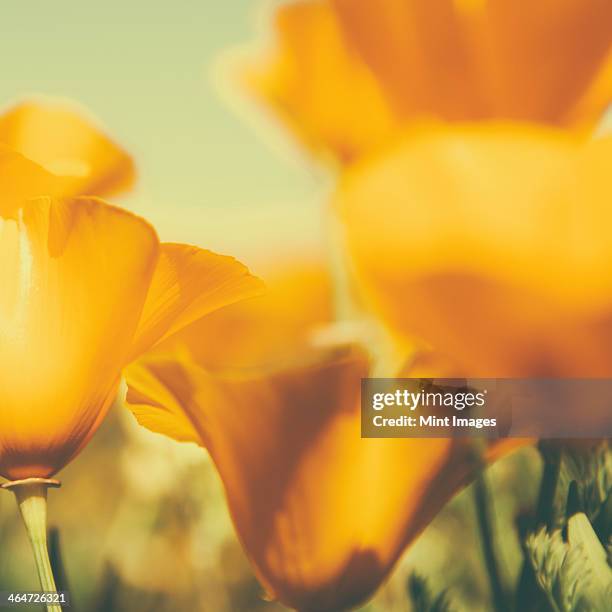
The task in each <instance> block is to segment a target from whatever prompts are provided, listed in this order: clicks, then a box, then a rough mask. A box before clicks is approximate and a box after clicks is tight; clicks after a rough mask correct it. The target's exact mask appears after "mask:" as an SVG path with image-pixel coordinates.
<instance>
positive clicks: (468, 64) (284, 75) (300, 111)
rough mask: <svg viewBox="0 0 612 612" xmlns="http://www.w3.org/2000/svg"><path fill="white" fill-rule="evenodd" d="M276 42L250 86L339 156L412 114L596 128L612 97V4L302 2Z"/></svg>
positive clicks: (280, 19)
mask: <svg viewBox="0 0 612 612" xmlns="http://www.w3.org/2000/svg"><path fill="white" fill-rule="evenodd" d="M276 36H277V44H276V48H275V49H274V51H273V52H268V54H267V55H265V56H264V57H263V58H261V59H260V61H259V62H258V64H256V65H255V67H254V68H253V69H252V71H253V73H254V75H255V78H254V79H252V81H253V82H254V84H255V86H254V88H253V89H254V91H255V92H256V94H257V95H259V97H261V98H263V100H264V101H265V102H266V103H267V104H269V105H270V106H271V107H272V108H274V109H275V110H276V111H277V112H278V113H279V114H280V116H281V117H282V118H284V119H285V120H287V121H288V123H289V125H290V127H292V128H293V129H295V130H296V132H297V134H298V135H299V136H300V137H301V138H302V139H303V140H304V141H305V144H307V145H308V146H309V147H310V148H313V149H315V150H316V151H317V152H320V151H321V150H324V151H328V152H332V153H333V154H334V155H335V156H336V157H337V158H339V159H340V160H342V161H347V160H348V159H353V158H355V157H357V156H359V155H361V154H362V153H364V152H365V151H367V150H369V149H371V148H372V146H373V145H375V144H377V143H379V142H380V141H381V140H383V139H384V138H385V137H386V136H387V135H388V133H389V127H390V126H393V125H397V124H401V123H404V122H407V121H410V120H414V119H422V118H423V117H432V118H434V117H435V118H438V119H444V120H449V121H457V120H459V121H460V120H475V119H495V118H499V119H515V120H526V121H534V122H541V123H546V124H554V125H563V126H582V125H585V126H591V125H593V123H595V122H596V121H597V120H598V119H599V117H600V116H601V113H602V112H603V110H604V109H605V107H606V106H607V105H608V104H609V103H610V101H611V99H612V72H611V70H612V5H611V4H610V3H609V2H606V0H562V1H558V0H547V1H545V2H537V3H529V4H525V3H520V2H515V1H514V0H488V1H484V0H431V1H427V2H425V1H423V0H301V1H298V2H294V3H292V4H290V5H288V6H282V7H281V8H279V9H278V13H277V19H276Z"/></svg>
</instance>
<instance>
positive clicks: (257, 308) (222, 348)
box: [159, 259, 333, 370]
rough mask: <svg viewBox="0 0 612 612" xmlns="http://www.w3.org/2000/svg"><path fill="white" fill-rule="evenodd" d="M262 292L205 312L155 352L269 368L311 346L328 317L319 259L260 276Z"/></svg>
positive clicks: (215, 365) (218, 365) (225, 365)
mask: <svg viewBox="0 0 612 612" xmlns="http://www.w3.org/2000/svg"><path fill="white" fill-rule="evenodd" d="M265 282H266V291H265V293H264V294H263V295H261V296H260V297H256V298H253V299H250V300H245V301H242V302H238V303H236V304H232V305H230V306H227V307H225V308H222V309H220V310H218V311H216V312H213V313H211V314H209V315H208V316H206V317H204V318H203V319H201V320H200V321H198V322H196V323H193V324H192V325H189V327H188V328H186V329H185V330H183V331H182V332H179V333H177V334H175V335H174V336H173V337H172V338H171V339H170V341H169V342H167V343H163V345H161V346H160V347H159V350H160V352H168V351H172V352H173V351H175V350H177V349H178V350H180V349H181V348H183V349H184V348H186V349H188V351H189V354H190V355H191V357H192V358H193V359H194V360H195V361H196V362H197V363H198V364H200V365H202V366H204V367H209V368H212V369H215V370H228V369H232V370H233V369H243V368H253V367H254V366H258V367H262V366H263V367H272V366H278V365H279V364H286V363H289V362H291V361H293V360H294V358H295V355H296V354H299V355H302V356H303V355H305V354H308V353H310V352H312V350H313V348H314V344H315V342H314V339H315V338H314V337H315V335H316V334H317V332H318V331H320V330H321V329H323V328H325V326H326V325H328V324H329V322H330V321H331V320H332V311H333V305H332V289H331V284H330V278H329V275H328V273H327V270H326V269H325V267H324V266H323V263H322V262H315V261H297V260H295V259H294V260H292V261H291V263H290V264H289V265H287V266H286V267H283V268H281V269H277V270H274V271H273V272H272V273H270V274H269V275H265Z"/></svg>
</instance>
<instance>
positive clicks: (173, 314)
mask: <svg viewBox="0 0 612 612" xmlns="http://www.w3.org/2000/svg"><path fill="white" fill-rule="evenodd" d="M262 291H263V284H262V282H261V281H260V280H259V279H258V278H256V277H255V276H252V275H251V274H250V273H249V271H248V269H247V268H246V267H245V266H244V265H243V264H241V263H240V262H239V261H237V260H235V259H234V258H233V257H227V256H224V255H217V254H216V253H212V252H211V251H205V250H203V249H199V248H197V247H193V246H188V245H184V244H162V245H161V251H160V256H159V260H158V262H157V267H156V269H155V274H154V276H153V280H152V282H151V287H150V288H149V293H148V295H147V300H146V303H145V306H144V310H143V312H142V317H141V320H140V324H139V326H138V332H137V334H136V337H135V340H134V346H133V348H132V352H131V357H132V358H134V357H136V356H138V355H140V354H141V353H143V352H144V351H145V350H147V349H149V348H150V347H152V346H153V345H154V344H156V343H158V342H161V341H162V340H164V339H166V338H168V337H169V336H171V335H172V334H174V333H176V332H177V331H179V330H180V329H182V328H183V327H185V326H186V325H189V324H190V323H193V322H194V321H196V320H197V319H199V318H201V317H203V316H205V315H207V314H208V313H210V312H213V311H214V310H217V309H219V308H222V307H223V306H227V305H229V304H233V303H235V302H238V301H240V300H243V299H246V298H249V297H254V296H256V295H259V294H261V293H262Z"/></svg>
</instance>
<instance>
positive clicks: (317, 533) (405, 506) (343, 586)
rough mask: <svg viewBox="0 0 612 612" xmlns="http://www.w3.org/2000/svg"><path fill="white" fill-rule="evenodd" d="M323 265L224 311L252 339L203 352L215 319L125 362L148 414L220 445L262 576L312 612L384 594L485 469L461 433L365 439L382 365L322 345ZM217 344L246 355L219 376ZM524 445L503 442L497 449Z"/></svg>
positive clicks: (233, 356) (227, 357)
mask: <svg viewBox="0 0 612 612" xmlns="http://www.w3.org/2000/svg"><path fill="white" fill-rule="evenodd" d="M321 276H322V275H321V274H320V273H316V271H315V270H313V269H312V268H310V269H309V271H308V274H307V275H305V273H304V271H303V270H299V268H298V271H297V273H296V275H295V278H294V281H292V280H291V276H290V274H287V273H283V274H279V275H278V276H277V277H276V279H271V280H270V283H269V288H270V289H269V294H268V295H266V296H264V297H262V298H257V299H256V300H249V301H248V302H244V303H243V304H240V305H238V304H237V305H235V306H230V307H228V308H225V309H223V310H221V311H219V312H218V313H216V314H215V315H213V317H211V319H210V320H211V322H213V321H214V325H215V326H216V327H217V328H218V329H220V330H221V332H220V333H221V334H223V335H224V336H225V334H226V332H227V336H226V337H227V339H228V344H229V345H230V347H231V345H232V331H231V329H232V327H233V326H237V328H238V332H237V333H238V334H239V335H240V336H241V337H245V338H246V339H247V341H246V345H245V346H244V347H242V348H239V347H237V346H236V348H234V349H232V348H229V349H226V348H225V347H219V346H218V345H214V346H212V348H209V349H205V350H204V351H203V352H202V351H198V348H197V347H199V346H202V345H205V344H207V339H209V338H210V337H211V335H210V334H211V333H212V330H211V327H210V326H208V325H204V323H203V322H202V323H199V324H196V325H192V326H190V327H189V328H187V329H186V330H185V332H184V334H179V335H178V337H179V338H180V339H181V340H182V341H183V342H184V343H185V345H186V346H187V349H188V350H186V351H185V350H184V351H183V352H182V354H177V353H175V354H173V355H171V356H168V355H162V354H158V355H155V356H151V355H149V356H147V357H145V358H142V359H139V360H137V361H136V362H135V363H133V364H132V365H130V366H129V367H128V368H127V369H126V373H125V376H126V380H127V383H128V389H129V390H128V395H127V402H128V406H129V408H130V409H131V410H132V411H133V413H134V414H135V416H136V418H137V419H138V421H139V422H140V423H141V424H142V425H143V426H145V427H147V428H148V429H150V430H152V431H155V432H159V433H163V434H165V435H168V436H170V437H172V438H174V439H176V440H180V441H190V442H195V443H197V444H200V445H202V446H204V447H205V448H206V449H207V450H208V451H209V453H210V455H211V457H212V459H213V461H214V463H215V465H216V467H217V470H218V472H219V474H220V476H221V479H222V481H223V484H224V486H225V491H226V496H227V501H228V505H229V509H230V512H231V515H232V518H233V521H234V524H235V526H236V530H237V532H238V535H239V538H240V540H241V542H242V544H243V546H244V548H245V550H246V553H247V555H248V556H249V558H250V559H251V561H252V563H253V565H254V568H255V571H256V573H257V575H258V577H259V579H260V581H261V583H262V584H263V585H264V586H265V588H266V590H267V591H268V592H269V594H270V595H271V596H273V597H276V598H278V599H279V600H280V601H281V602H283V603H284V604H286V605H288V606H291V607H294V608H297V609H299V610H338V609H344V608H346V607H347V606H350V605H353V604H357V603H359V602H360V601H362V600H363V599H365V598H367V597H368V596H369V595H371V594H372V593H373V592H374V591H375V589H376V588H377V587H378V586H379V585H380V584H381V582H382V581H383V580H384V579H385V578H386V576H387V575H388V574H389V572H390V571H391V570H392V568H393V565H394V563H395V561H396V560H397V559H398V558H399V556H400V555H401V553H402V552H403V550H404V548H405V547H406V546H407V545H408V544H409V543H410V542H411V541H412V540H413V539H414V538H415V537H416V535H417V534H418V533H419V532H420V531H421V530H422V529H423V528H424V527H425V526H426V525H427V524H428V523H429V522H430V521H431V520H432V519H433V517H434V516H435V515H436V513H437V511H438V510H439V509H440V508H441V507H442V505H444V503H446V501H448V499H449V498H450V497H451V496H452V495H453V494H454V493H455V492H457V490H458V489H459V488H460V487H461V485H462V484H464V483H465V482H466V481H467V479H468V478H469V476H470V474H471V473H472V472H473V471H474V468H475V467H476V466H475V463H474V461H473V457H472V455H471V452H470V450H469V449H468V448H467V447H466V446H464V445H463V444H460V443H457V441H455V442H453V441H452V440H450V439H429V440H417V439H411V440H408V439H404V440H399V439H362V438H361V433H360V423H361V420H360V418H361V417H360V407H359V393H360V380H361V378H362V377H364V376H367V375H368V371H369V363H368V359H367V358H366V357H365V356H364V354H363V353H362V352H361V351H360V350H357V349H352V350H349V349H348V348H345V349H340V348H336V349H335V350H333V349H327V350H324V349H321V348H319V349H316V348H315V346H314V345H315V344H316V342H313V340H315V339H316V338H318V337H320V334H318V333H317V330H319V331H320V330H321V329H322V325H323V326H324V325H325V323H326V322H327V323H329V321H330V320H331V319H326V316H330V313H329V305H328V297H326V296H327V291H326V290H325V286H326V284H324V283H321V282H320V279H321ZM305 277H306V278H310V279H311V281H316V282H309V283H304V282H302V280H303V279H304V278H305ZM323 278H324V277H323ZM316 279H319V280H316ZM317 287H318V288H319V289H318V290H317V289H316V288H317ZM313 290H314V292H317V293H318V295H319V297H318V298H316V299H314V300H313V297H312V296H313ZM316 304H319V307H317V306H316ZM304 305H306V307H304ZM321 305H323V308H320V306H321ZM251 308H252V310H251V313H250V314H249V313H248V311H249V309H251ZM277 321H278V322H279V325H280V327H281V328H282V329H283V330H286V331H287V334H286V335H284V336H283V337H281V336H279V333H278V330H277V329H275V327H274V323H275V322H277ZM200 334H202V335H200ZM213 337H214V336H213ZM283 340H284V342H283ZM262 345H263V346H262ZM215 348H216V350H217V353H218V354H219V355H220V356H221V360H222V363H223V364H224V365H225V366H234V367H232V368H231V369H230V370H226V371H225V372H223V373H220V372H217V373H216V375H215V376H211V374H210V373H209V371H208V369H207V368H208V367H209V366H210V365H211V364H215V365H216V364H218V359H216V358H215V355H214V354H213V352H212V351H214V350H215ZM304 355H306V357H304ZM274 362H276V363H280V364H281V365H280V366H278V365H277V366H274V367H271V366H272V365H273V363H274ZM261 364H263V367H262V365H261ZM235 366H238V368H236V367H235ZM515 446H516V442H515V441H512V444H499V445H495V446H493V447H491V449H490V450H489V455H488V457H487V459H489V460H494V459H495V458H496V457H498V456H500V455H501V454H502V453H505V452H508V451H509V450H511V449H512V448H514V447H515Z"/></svg>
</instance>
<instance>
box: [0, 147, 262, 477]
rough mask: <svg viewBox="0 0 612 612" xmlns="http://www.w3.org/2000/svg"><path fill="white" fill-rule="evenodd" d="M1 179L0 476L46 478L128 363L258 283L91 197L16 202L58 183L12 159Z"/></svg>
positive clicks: (91, 423)
mask: <svg viewBox="0 0 612 612" xmlns="http://www.w3.org/2000/svg"><path fill="white" fill-rule="evenodd" d="M0 176H1V177H2V179H5V178H6V179H7V183H5V182H4V180H2V181H1V183H2V191H1V193H2V197H1V198H0V260H1V261H2V270H1V271H0V405H1V408H0V420H1V427H0V474H1V475H2V476H4V477H6V478H8V479H13V480H14V479H22V478H30V477H43V478H46V477H49V476H51V475H52V474H54V473H55V472H57V471H58V470H59V469H60V468H62V467H63V466H64V465H65V464H66V463H67V462H68V461H70V459H71V458H72V457H73V456H74V455H75V454H76V453H78V452H79V450H80V449H81V448H82V447H83V445H84V444H85V443H86V442H87V441H88V440H89V438H90V437H91V436H92V435H93V433H94V432H95V431H96V429H97V427H98V426H99V425H100V422H101V421H102V419H103V418H104V416H105V414H106V411H107V409H108V407H109V405H110V403H111V401H112V399H113V397H114V395H115V392H116V390H117V385H118V383H119V378H120V375H121V370H122V368H123V367H124V366H125V365H127V363H129V361H130V360H132V359H134V358H135V357H137V356H138V355H141V354H142V353H143V352H145V351H146V350H147V349H149V348H150V347H152V346H153V345H154V344H156V343H157V342H159V341H161V340H163V339H164V338H166V337H168V336H169V335H171V334H173V333H174V332H176V331H178V330H179V329H180V328H181V327H183V326H184V325H187V324H189V323H191V322H193V321H194V320H195V319H197V318H199V317H201V316H203V315H205V314H207V313H209V312H211V311H213V310H215V309H217V308H220V307H222V306H224V305H226V304H230V303H233V302H235V301H237V300H240V299H242V298H245V297H249V296H251V295H254V294H256V293H258V292H259V291H260V283H259V281H258V280H257V279H255V278H254V277H252V276H250V275H249V274H248V271H247V270H246V268H245V267H244V266H242V265H241V264H240V263H238V262H236V261H235V260H234V259H232V258H229V257H222V256H219V255H215V254H213V253H210V252H208V251H203V250H200V249H197V248H195V247H190V246H186V245H179V244H160V243H159V240H158V238H157V236H156V234H155V231H154V230H153V229H152V228H151V227H150V226H149V225H148V224H147V223H146V222H145V221H144V220H142V219H140V218H138V217H136V216H134V215H132V214H130V213H127V212H125V211H123V210H120V209H118V208H115V207H112V206H110V205H108V204H105V203H104V202H102V201H101V200H97V199H91V198H75V199H61V198H56V197H49V196H47V197H38V198H33V199H26V200H24V197H23V196H24V194H25V195H27V196H32V195H42V196H44V194H45V193H51V194H52V195H53V196H56V195H57V194H62V188H63V187H62V186H63V185H65V180H66V179H65V177H56V176H53V175H51V174H49V173H47V172H46V171H45V170H44V169H43V168H42V167H40V166H37V165H36V164H34V163H33V162H31V161H29V160H26V159H25V158H24V157H22V156H20V155H19V154H17V153H12V152H10V151H7V150H4V151H0ZM11 180H12V183H11ZM5 185H6V189H7V191H6V192H5ZM11 190H12V191H11Z"/></svg>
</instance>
